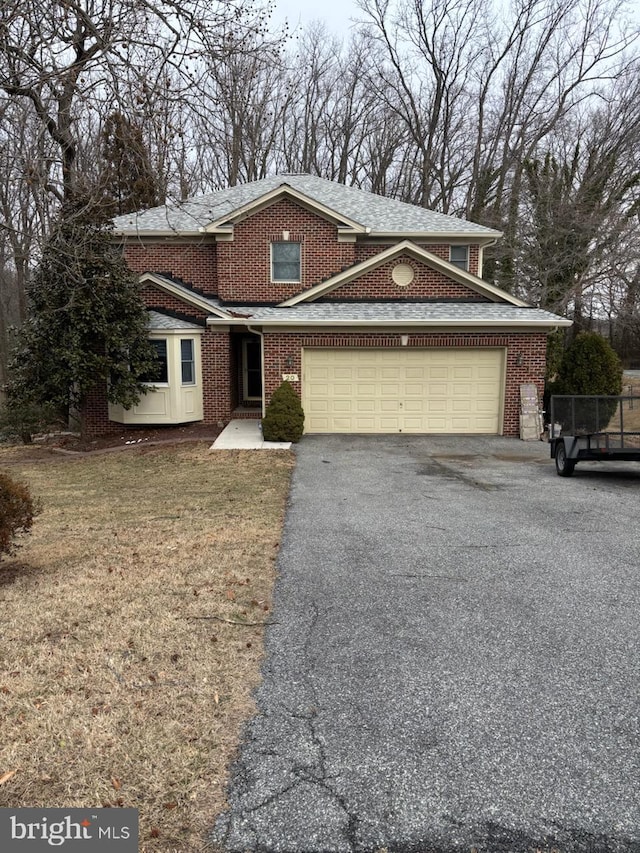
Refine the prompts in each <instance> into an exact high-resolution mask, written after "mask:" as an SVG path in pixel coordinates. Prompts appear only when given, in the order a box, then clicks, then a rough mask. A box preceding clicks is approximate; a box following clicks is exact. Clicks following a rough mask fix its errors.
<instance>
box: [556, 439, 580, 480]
mask: <svg viewBox="0 0 640 853" xmlns="http://www.w3.org/2000/svg"><path fill="white" fill-rule="evenodd" d="M575 467H576V462H575V459H569V458H568V457H567V449H566V447H565V446H564V442H563V441H559V442H558V444H557V445H556V471H557V473H558V476H560V477H570V476H571V475H572V474H573V472H574V470H575Z"/></svg>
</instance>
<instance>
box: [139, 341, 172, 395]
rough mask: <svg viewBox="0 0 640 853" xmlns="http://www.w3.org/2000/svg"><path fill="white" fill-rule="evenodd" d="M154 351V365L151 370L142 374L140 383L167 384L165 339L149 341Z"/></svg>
mask: <svg viewBox="0 0 640 853" xmlns="http://www.w3.org/2000/svg"><path fill="white" fill-rule="evenodd" d="M149 343H150V344H151V346H152V347H153V349H154V350H155V363H154V365H153V367H152V368H151V370H149V371H147V373H143V374H142V376H140V377H139V378H140V381H141V382H149V383H151V384H157V383H161V382H164V383H167V382H168V381H169V362H168V359H167V339H166V338H151V340H150V341H149Z"/></svg>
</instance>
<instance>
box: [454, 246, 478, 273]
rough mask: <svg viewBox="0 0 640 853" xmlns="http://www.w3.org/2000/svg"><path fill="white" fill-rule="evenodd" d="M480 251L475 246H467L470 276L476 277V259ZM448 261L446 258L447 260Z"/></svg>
mask: <svg viewBox="0 0 640 853" xmlns="http://www.w3.org/2000/svg"><path fill="white" fill-rule="evenodd" d="M479 256H480V250H479V248H478V247H477V246H469V272H470V273H471V275H478V258H479ZM447 260H448V258H447Z"/></svg>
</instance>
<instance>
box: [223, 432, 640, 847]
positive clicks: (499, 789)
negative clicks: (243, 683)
mask: <svg viewBox="0 0 640 853" xmlns="http://www.w3.org/2000/svg"><path fill="white" fill-rule="evenodd" d="M639 515H640V467H638V466H637V465H633V464H631V465H630V464H626V465H625V464H621V465H610V466H609V467H607V468H602V467H596V466H595V465H593V464H592V465H583V466H580V465H579V466H578V468H577V469H576V474H575V476H574V477H573V478H571V479H561V478H560V477H557V476H556V474H555V470H554V468H553V462H552V461H551V460H550V459H549V458H548V447H547V445H544V444H541V443H532V444H530V443H523V442H520V441H515V440H508V439H499V438H467V439H460V438H456V439H452V438H444V437H442V438H440V437H402V436H381V437H371V438H364V437H360V438H358V437H356V438H354V437H338V436H335V437H324V436H323V437H305V438H304V439H303V441H302V442H301V444H300V445H299V449H298V465H297V469H296V472H295V475H294V481H293V486H292V492H291V501H290V506H289V510H288V514H287V520H286V525H285V532H284V540H283V543H282V548H281V553H280V557H279V570H280V577H279V580H278V583H277V586H276V602H275V609H274V612H273V619H274V621H275V623H276V624H275V625H273V627H271V628H270V629H269V631H268V636H267V658H266V661H265V665H264V681H263V684H262V686H261V687H260V689H259V692H258V695H257V700H258V707H259V712H258V715H257V716H256V717H255V719H254V720H253V721H252V723H251V724H250V726H249V727H248V730H247V732H246V740H245V743H244V745H243V748H242V751H241V754H240V757H239V759H238V762H237V764H236V766H235V768H234V771H233V779H232V785H231V790H230V793H229V801H230V804H231V808H230V811H229V812H228V813H227V814H226V815H225V816H224V817H223V818H222V819H221V820H220V821H219V822H218V824H217V826H216V830H215V838H216V839H217V840H218V842H219V843H220V845H221V849H223V850H226V851H274V852H275V851H279V853H285V851H286V853H293V851H300V853H302V852H303V851H304V853H311V851H314V853H316V852H317V853H319V851H322V853H329V851H331V853H337V852H338V851H345V853H346V851H349V853H352V851H376V853H377V851H388V853H408V852H409V851H411V853H429V851H433V853H453V851H456V853H457V852H458V851H467V853H469V851H471V850H472V848H474V847H475V848H476V849H477V850H478V851H479V853H482V851H486V853H498V851H501V852H502V851H509V853H529V851H535V850H536V849H543V850H551V849H552V848H555V849H556V850H560V851H562V853H565V851H566V852H567V853H568V852H569V851H570V853H577V851H581V853H582V851H585V853H586V851H589V852H590V853H604V852H605V851H610V853H621V851H625V853H626V851H636V853H637V851H640V738H639V734H640V720H639V717H640V714H639V705H640V703H639V700H638V686H639V683H640V679H639V676H640V663H639V660H640V659H639V656H638V650H639V648H640V646H639V643H638V639H639V630H638V624H639V617H640V608H639V606H638V605H639V595H638V575H639V567H640V544H639V540H638V518H639Z"/></svg>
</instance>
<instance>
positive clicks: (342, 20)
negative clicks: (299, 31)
mask: <svg viewBox="0 0 640 853" xmlns="http://www.w3.org/2000/svg"><path fill="white" fill-rule="evenodd" d="M275 2H276V9H275V11H274V13H273V19H272V20H273V22H274V23H277V22H279V21H281V20H283V19H284V18H287V20H288V21H289V25H290V27H291V29H292V30H293V29H295V27H297V26H298V25H299V26H302V27H304V26H305V25H306V24H308V23H309V22H310V21H315V20H318V19H319V20H324V21H326V23H327V26H328V27H329V28H330V29H331V30H332V31H333V32H335V33H336V35H338V36H342V35H347V34H348V31H349V27H350V25H351V22H350V21H349V18H355V17H362V13H361V12H360V10H359V9H358V8H357V7H356V4H355V0H321V2H317V3H316V2H309V0H306V2H305V0H275Z"/></svg>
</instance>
